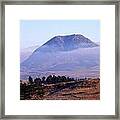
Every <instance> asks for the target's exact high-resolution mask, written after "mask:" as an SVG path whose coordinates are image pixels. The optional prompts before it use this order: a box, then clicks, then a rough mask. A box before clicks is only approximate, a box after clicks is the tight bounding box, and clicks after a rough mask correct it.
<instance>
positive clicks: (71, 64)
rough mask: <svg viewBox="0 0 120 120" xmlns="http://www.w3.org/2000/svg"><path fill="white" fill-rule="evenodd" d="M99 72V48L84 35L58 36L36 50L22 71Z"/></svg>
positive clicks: (24, 63) (22, 64) (37, 72)
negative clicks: (95, 70) (95, 69)
mask: <svg viewBox="0 0 120 120" xmlns="http://www.w3.org/2000/svg"><path fill="white" fill-rule="evenodd" d="M93 68H97V71H99V46H98V45H97V44H95V43H94V42H92V41H91V40H89V39H88V38H86V37H84V36H82V35H69V36H56V37H54V38H52V39H50V40H49V41H48V42H46V43H45V44H43V45H42V46H41V47H39V48H38V49H36V50H35V51H34V52H33V53H32V55H31V56H30V57H29V58H28V59H27V60H25V61H24V62H22V63H21V71H22V73H23V72H28V74H30V73H33V72H34V73H36V75H38V74H40V73H41V72H47V71H49V72H50V71H51V72H54V73H55V72H57V73H59V72H61V71H62V72H64V71H65V72H66V71H72V72H76V71H79V70H84V71H85V70H90V69H91V70H92V71H93Z"/></svg>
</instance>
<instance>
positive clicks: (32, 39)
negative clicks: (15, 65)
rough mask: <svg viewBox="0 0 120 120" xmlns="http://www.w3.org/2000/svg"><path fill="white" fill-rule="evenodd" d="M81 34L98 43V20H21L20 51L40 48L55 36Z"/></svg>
mask: <svg viewBox="0 0 120 120" xmlns="http://www.w3.org/2000/svg"><path fill="white" fill-rule="evenodd" d="M71 34H82V35H84V36H85V37H87V38H89V39H90V40H92V41H94V42H99V41H100V21H99V20H21V22H20V44H21V49H23V48H27V47H31V46H35V45H39V46H41V45H42V44H44V43H45V42H47V41H48V40H50V39H51V38H52V37H54V36H57V35H71Z"/></svg>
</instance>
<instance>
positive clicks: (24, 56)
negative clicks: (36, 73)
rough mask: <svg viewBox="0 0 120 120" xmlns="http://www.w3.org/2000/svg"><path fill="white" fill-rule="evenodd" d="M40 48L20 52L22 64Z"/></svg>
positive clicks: (24, 49)
mask: <svg viewBox="0 0 120 120" xmlns="http://www.w3.org/2000/svg"><path fill="white" fill-rule="evenodd" d="M38 47H39V46H38V45H35V46H31V47H27V48H23V49H21V50H20V63H22V62H23V61H25V60H26V59H27V58H28V57H29V56H30V55H31V54H32V53H33V51H34V50H36V49H37V48H38Z"/></svg>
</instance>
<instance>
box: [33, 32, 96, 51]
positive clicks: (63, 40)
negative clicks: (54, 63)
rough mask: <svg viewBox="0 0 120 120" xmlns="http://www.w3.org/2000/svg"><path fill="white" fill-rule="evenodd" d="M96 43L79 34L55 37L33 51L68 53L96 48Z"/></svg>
mask: <svg viewBox="0 0 120 120" xmlns="http://www.w3.org/2000/svg"><path fill="white" fill-rule="evenodd" d="M96 46H98V45H97V44H96V43H94V42H92V41H91V40H90V39H88V38H86V37H84V36H83V35H80V34H73V35H66V36H55V37H53V38H52V39H50V40H49V41H48V42H46V43H45V44H43V45H42V46H41V47H39V48H38V49H36V50H35V52H36V51H40V52H55V51H70V50H74V49H77V48H88V47H96Z"/></svg>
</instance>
